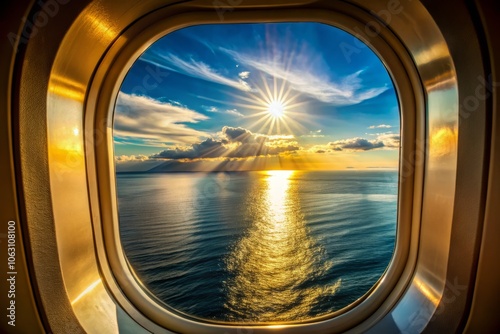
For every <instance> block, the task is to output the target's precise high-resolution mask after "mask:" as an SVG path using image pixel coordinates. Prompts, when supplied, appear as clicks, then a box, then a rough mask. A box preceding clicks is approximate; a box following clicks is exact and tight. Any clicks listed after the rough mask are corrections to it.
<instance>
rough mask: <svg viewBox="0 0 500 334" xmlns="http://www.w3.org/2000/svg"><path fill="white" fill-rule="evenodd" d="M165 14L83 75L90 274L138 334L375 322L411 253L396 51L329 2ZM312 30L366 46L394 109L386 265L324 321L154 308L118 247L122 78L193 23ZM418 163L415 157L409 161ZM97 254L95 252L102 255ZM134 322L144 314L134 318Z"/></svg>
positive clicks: (414, 134) (404, 94)
mask: <svg viewBox="0 0 500 334" xmlns="http://www.w3.org/2000/svg"><path fill="white" fill-rule="evenodd" d="M175 6H176V5H173V6H168V7H165V8H163V9H160V10H157V11H155V12H153V13H151V14H149V15H146V16H144V17H142V18H141V19H140V20H138V21H136V22H135V23H134V24H133V25H131V26H130V27H129V28H128V29H127V30H126V31H124V32H123V33H122V34H121V35H120V36H119V37H118V38H117V39H116V40H115V41H114V43H113V45H112V46H111V47H110V48H109V49H108V51H107V53H106V55H105V56H104V57H103V59H102V60H101V62H100V64H99V67H98V68H97V70H96V72H95V75H94V77H93V80H92V83H91V88H90V91H89V95H88V98H87V105H86V111H85V135H86V137H87V138H88V140H86V144H87V145H86V147H85V155H86V160H87V170H88V175H89V191H90V202H91V210H92V216H93V230H94V237H95V242H96V248H97V250H99V251H97V255H98V256H97V257H98V260H99V267H100V270H101V273H102V275H103V277H104V281H105V282H106V286H107V288H108V289H109V291H110V292H111V294H112V295H113V296H114V298H115V299H116V300H117V301H118V302H119V304H120V305H121V306H122V307H123V309H124V310H125V311H126V312H127V313H129V314H131V315H133V317H134V318H135V319H137V318H141V319H140V321H139V323H141V325H142V326H144V327H145V328H146V329H148V330H153V331H155V332H156V331H158V329H159V327H158V326H160V328H166V329H170V330H173V331H177V332H196V333H216V332H221V331H228V332H236V331H237V330H242V329H245V330H253V331H254V332H255V333H264V332H268V331H270V330H273V329H276V328H277V327H276V326H278V327H279V328H283V329H286V330H287V332H294V331H297V332H302V331H304V330H307V331H311V332H313V333H322V332H325V331H331V330H332V329H335V330H336V331H344V330H348V329H350V328H353V327H355V326H356V325H359V324H360V323H361V322H362V321H364V320H366V319H368V318H369V317H373V316H374V315H375V314H376V313H377V314H383V313H385V312H387V311H388V310H389V309H390V308H392V307H393V306H394V304H395V303H396V301H397V300H398V298H399V297H400V296H401V294H402V293H403V292H404V289H405V288H406V286H407V284H408V283H409V282H410V279H411V276H412V273H413V270H414V268H415V263H416V253H417V248H418V239H419V229H420V211H421V196H422V185H423V169H424V160H425V157H423V156H422V157H420V160H419V161H416V162H417V163H413V164H411V167H412V168H413V170H411V171H409V172H408V173H406V172H405V171H404V168H405V164H408V161H414V162H415V152H417V151H418V149H419V147H425V144H424V143H425V131H424V129H425V118H424V115H425V97H424V93H423V91H422V86H421V82H420V78H419V76H418V74H417V71H416V68H415V65H414V63H413V60H412V59H411V57H410V55H409V54H408V53H407V51H406V49H405V48H404V46H403V45H402V44H401V43H400V42H399V39H398V38H397V36H395V35H394V34H393V33H392V32H391V31H390V30H389V29H388V28H387V27H386V26H384V25H380V26H381V30H380V33H377V34H375V35H373V34H370V35H369V34H368V33H369V32H370V31H368V33H367V31H364V30H359V29H357V30H355V28H356V27H366V26H367V25H368V24H369V23H370V22H373V20H374V17H373V16H372V15H371V14H369V13H366V12H364V11H361V10H359V8H357V7H355V6H352V5H348V4H345V3H335V4H334V5H332V6H331V7H332V8H329V9H328V10H325V9H307V10H304V9H300V10H296V9H284V10H278V9H251V8H245V9H243V8H242V9H238V10H235V11H226V12H225V16H224V21H223V22H221V21H220V18H219V16H218V13H217V12H216V11H214V10H213V8H208V9H202V8H200V7H197V6H189V5H186V4H184V5H180V6H181V7H182V8H183V9H184V10H183V11H184V12H183V13H180V14H174V15H172V12H175ZM303 21H310V22H318V23H325V24H329V25H332V26H334V27H338V28H340V29H343V30H345V31H347V32H349V33H351V34H353V35H355V36H356V37H358V38H359V39H361V40H362V41H363V42H364V43H366V44H367V45H368V46H370V47H371V49H372V50H373V51H374V52H375V53H376V54H377V56H379V58H380V59H381V60H382V62H383V63H384V65H385V66H386V69H387V70H388V72H389V74H390V76H391V78H392V80H393V84H394V87H395V89H396V92H397V97H398V101H399V104H400V123H401V127H400V129H401V130H400V135H401V147H400V158H399V186H398V217H397V229H396V244H395V250H394V254H393V257H392V259H391V262H390V265H389V267H388V269H387V271H386V273H384V275H383V276H382V278H381V279H380V280H379V282H378V283H377V284H376V285H375V286H374V287H373V288H372V289H371V290H370V291H369V292H367V294H366V295H365V296H364V297H363V298H361V299H359V300H358V301H356V302H355V303H353V304H351V305H349V306H347V307H346V308H343V309H341V310H339V311H337V312H334V313H332V314H330V315H327V316H323V317H319V318H314V319H312V320H311V321H307V322H286V323H278V324H276V325H269V324H255V325H254V324H251V325H250V324H230V323H220V322H207V321H206V320H201V319H195V318H193V317H191V316H188V315H182V314H179V313H178V312H175V311H173V310H169V309H168V308H165V307H164V306H163V305H160V304H159V303H158V302H157V300H156V299H155V297H154V296H151V294H150V293H148V292H147V289H145V288H144V287H143V286H141V284H140V282H139V281H138V280H137V279H136V278H135V275H134V273H133V271H132V270H131V269H130V266H129V265H128V261H127V259H126V257H125V254H124V252H123V250H122V248H121V241H120V235H119V227H118V210H117V196H116V186H115V185H116V181H115V167H114V144H113V134H112V132H113V123H112V120H113V113H114V106H115V99H116V97H117V95H118V91H119V88H120V86H121V83H122V82H123V79H124V77H125V75H126V73H127V71H128V69H129V68H130V66H132V64H133V63H134V62H135V61H136V59H137V58H138V57H139V55H140V54H142V52H143V51H144V50H145V49H146V48H147V47H149V46H150V45H151V44H152V43H154V41H156V40H157V39H158V38H160V37H162V36H164V35H166V34H168V33H169V32H172V31H174V30H177V29H181V28H185V27H187V26H191V25H198V24H210V23H214V24H219V23H243V22H253V23H258V22H303ZM417 158H418V157H417ZM103 250H104V251H103ZM142 315H144V316H145V317H144V316H142Z"/></svg>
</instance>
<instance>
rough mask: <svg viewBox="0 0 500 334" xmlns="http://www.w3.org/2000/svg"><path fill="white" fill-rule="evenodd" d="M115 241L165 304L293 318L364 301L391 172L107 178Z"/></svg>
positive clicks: (383, 244)
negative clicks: (115, 214)
mask: <svg viewBox="0 0 500 334" xmlns="http://www.w3.org/2000/svg"><path fill="white" fill-rule="evenodd" d="M117 187H118V206H119V224H120V225H119V226H120V235H121V240H122V244H123V248H124V251H125V254H126V256H127V258H128V260H129V262H130V264H131V267H132V268H133V269H134V271H135V273H136V274H137V276H138V277H139V279H140V280H141V281H142V282H143V284H144V286H145V287H146V288H147V289H148V290H149V291H150V292H151V293H152V294H153V295H154V296H156V297H157V299H158V300H160V301H162V302H163V303H165V304H167V305H168V306H169V307H171V308H173V309H175V310H177V311H180V312H183V313H186V314H189V315H191V316H195V317H199V318H204V319H211V320H218V321H229V322H249V323H255V322H271V321H293V320H304V319H308V318H312V317H316V316H321V315H324V314H327V313H330V312H332V311H336V310H339V309H341V308H343V307H345V306H347V305H349V304H350V303H352V302H353V301H355V300H356V299H358V298H360V297H361V296H362V295H363V294H365V293H366V292H367V291H368V290H369V289H370V288H371V287H372V286H373V285H374V284H375V283H376V282H377V280H378V279H379V278H380V277H381V275H382V274H383V273H384V271H385V269H386V268H387V266H388V264H389V261H390V259H391V257H392V253H393V249H394V241H395V233H396V221H397V217H396V213H397V172H396V171H332V172H303V171H263V172H224V173H119V174H117Z"/></svg>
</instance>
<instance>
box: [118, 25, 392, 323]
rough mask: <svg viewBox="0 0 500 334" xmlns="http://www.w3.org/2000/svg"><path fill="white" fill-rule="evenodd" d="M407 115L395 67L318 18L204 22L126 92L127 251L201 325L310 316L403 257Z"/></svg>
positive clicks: (346, 300) (122, 126)
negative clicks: (402, 153) (398, 240)
mask: <svg viewBox="0 0 500 334" xmlns="http://www.w3.org/2000/svg"><path fill="white" fill-rule="evenodd" d="M399 115H400V113H399V106H398V101H397V96H396V92H395V89H394V86H393V84H392V81H391V78H390V76H389V74H388V72H387V70H386V68H385V67H384V64H383V63H382V62H381V60H380V59H379V58H378V57H377V56H376V54H375V53H374V52H373V51H372V50H371V49H370V48H369V47H367V46H366V45H365V44H363V43H362V42H361V41H359V40H358V39H357V38H356V37H354V36H353V35H351V34H349V33H347V32H345V31H343V30H340V29H338V28H335V27H332V26H329V25H325V24H319V23H312V22H303V23H275V24H274V23H273V24H271V23H266V24H263V23H256V24H214V25H199V26H192V27H188V28H184V29H181V30H177V31H175V32H172V33H170V34H168V35H166V36H164V37H163V38H161V39H159V40H158V41H156V42H155V43H154V44H152V45H151V46H150V47H149V48H148V49H147V50H146V51H145V52H144V53H143V54H142V55H141V56H140V58H139V59H138V60H137V61H136V62H135V63H134V64H133V66H132V67H131V68H130V70H129V72H128V74H127V76H126V78H125V80H124V81H123V83H122V85H121V89H120V92H119V94H118V96H117V100H116V106H115V114H114V132H113V134H114V150H115V162H116V181H117V191H118V211H119V229H120V237H121V243H122V246H123V250H124V252H125V255H126V257H127V259H128V261H129V263H130V267H131V269H132V270H133V271H134V272H135V274H136V276H137V278H138V279H139V280H140V281H141V282H142V284H143V286H144V287H145V288H146V289H148V290H149V291H150V292H151V294H152V295H154V296H155V297H156V298H157V299H158V301H159V302H161V303H164V304H165V305H166V306H168V307H170V308H172V309H174V310H177V311H179V312H182V313H184V314H188V315H190V316H194V317H198V318H202V319H208V320H216V321H227V322H246V323H261V322H274V321H296V320H305V319H310V318H313V317H316V316H321V315H325V314H328V313H331V312H333V311H336V310H339V309H341V308H343V307H345V306H347V305H349V304H351V303H352V302H354V301H355V300H357V299H359V298H360V297H362V296H363V295H364V294H365V293H367V291H368V290H369V289H370V288H371V287H372V286H373V285H374V284H375V283H376V282H377V281H378V280H379V278H380V277H381V276H382V274H383V273H384V271H385V270H386V268H387V266H388V264H389V261H390V259H391V257H392V254H393V250H394V244H395V234H396V223H397V202H398V197H397V195H398V192H397V191H398V172H399V167H398V158H399V146H400V128H399V126H400V116H399Z"/></svg>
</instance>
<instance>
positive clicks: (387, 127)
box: [368, 124, 392, 129]
mask: <svg viewBox="0 0 500 334" xmlns="http://www.w3.org/2000/svg"><path fill="white" fill-rule="evenodd" d="M390 128H392V126H390V125H387V124H380V125H370V126H369V127H368V129H390Z"/></svg>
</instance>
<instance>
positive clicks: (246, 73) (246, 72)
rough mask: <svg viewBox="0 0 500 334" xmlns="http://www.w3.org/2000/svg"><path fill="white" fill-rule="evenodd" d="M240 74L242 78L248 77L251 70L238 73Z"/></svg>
mask: <svg viewBox="0 0 500 334" xmlns="http://www.w3.org/2000/svg"><path fill="white" fill-rule="evenodd" d="M238 76H239V77H240V78H241V79H248V77H249V76H250V72H249V71H243V72H240V73H238Z"/></svg>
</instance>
